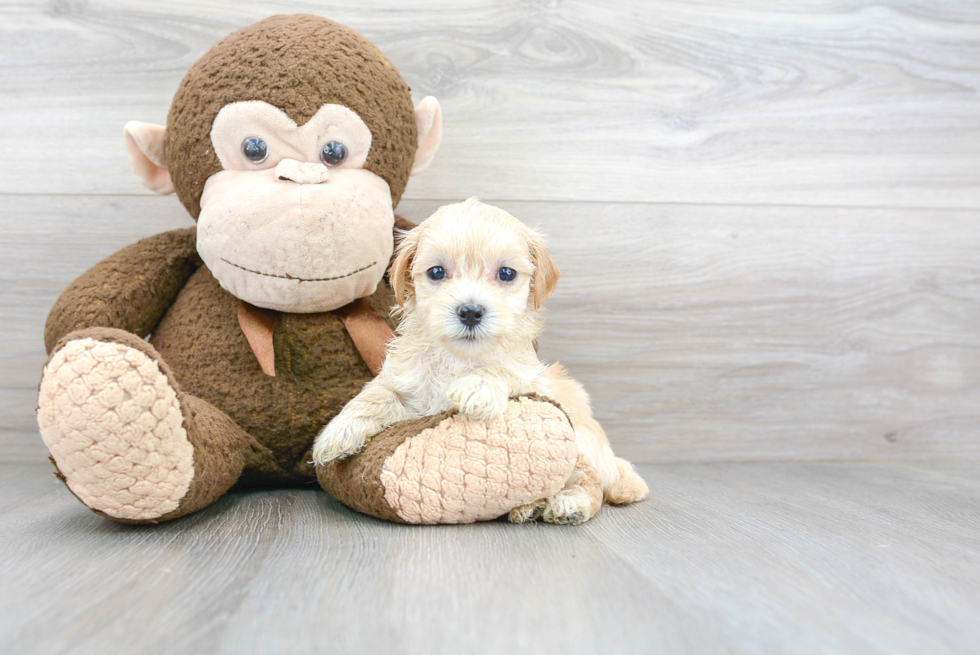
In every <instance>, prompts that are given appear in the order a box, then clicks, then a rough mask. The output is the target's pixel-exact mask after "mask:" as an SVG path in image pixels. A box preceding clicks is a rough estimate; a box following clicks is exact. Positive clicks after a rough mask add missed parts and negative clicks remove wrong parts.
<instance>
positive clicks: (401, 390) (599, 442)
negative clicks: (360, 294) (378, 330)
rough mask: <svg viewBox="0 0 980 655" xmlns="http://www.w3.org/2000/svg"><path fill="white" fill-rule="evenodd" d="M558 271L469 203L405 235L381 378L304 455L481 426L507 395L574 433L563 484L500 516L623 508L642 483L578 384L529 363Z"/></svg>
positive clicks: (530, 238) (536, 239) (489, 210)
mask: <svg viewBox="0 0 980 655" xmlns="http://www.w3.org/2000/svg"><path fill="white" fill-rule="evenodd" d="M559 275H560V273H559V271H558V268H557V267H556V266H555V264H554V262H553V261H552V260H551V257H549V256H548V253H547V252H546V251H545V248H544V240H543V239H542V237H541V235H540V234H538V233H537V232H535V231H534V230H531V229H530V228H528V227H527V226H526V225H524V224H523V223H521V222H520V221H518V220H517V219H516V218H514V217H513V216H511V215H510V214H508V213H507V212H505V211H503V210H501V209H498V208H496V207H492V206H490V205H486V204H484V203H482V202H480V201H479V200H477V199H476V198H470V199H469V200H467V201H466V202H463V203H459V204H455V205H447V206H445V207H442V208H440V209H439V210H438V211H436V213H435V214H433V215H432V216H431V217H430V218H429V219H428V220H426V221H425V222H424V223H422V224H421V225H419V226H418V227H417V228H415V229H414V230H412V231H411V232H409V233H407V234H406V236H405V238H404V239H403V240H402V242H401V244H400V245H399V247H398V250H397V254H396V256H395V260H394V262H393V263H392V266H391V274H390V278H391V283H392V286H393V287H394V290H395V295H396V298H397V300H398V304H399V308H398V309H396V312H398V313H400V314H401V322H400V324H399V326H398V336H397V337H395V339H394V340H392V342H391V343H390V345H389V347H388V355H387V359H386V360H385V363H384V367H383V368H382V370H381V373H380V374H379V375H378V376H377V377H376V378H375V379H374V380H372V381H371V382H368V383H367V385H365V387H364V390H363V391H361V393H360V394H358V395H357V396H356V397H355V398H354V399H353V400H351V401H350V403H348V404H347V406H346V407H344V409H343V410H342V411H341V412H340V413H339V414H338V415H337V416H336V417H335V418H334V419H333V420H332V421H331V422H330V424H329V425H327V427H326V428H324V430H323V432H321V433H320V435H319V436H318V437H317V440H316V444H315V445H314V448H313V460H314V461H315V462H316V463H317V464H323V463H326V462H329V461H331V460H333V459H337V458H342V457H345V456H347V455H352V454H354V453H356V452H358V451H359V450H360V449H361V448H363V447H364V445H365V444H366V443H367V441H368V439H369V438H370V437H371V436H372V435H374V434H377V433H378V432H381V431H382V430H383V429H384V428H386V427H388V426H389V425H392V424H394V423H397V422H399V421H404V420H407V419H414V418H420V417H422V416H429V415H432V414H437V413H439V412H442V411H445V410H447V409H450V408H455V409H457V410H458V411H460V412H461V413H463V414H465V415H467V416H470V417H472V418H475V419H478V420H483V421H489V420H492V419H494V418H496V417H497V416H499V415H500V414H502V413H503V411H504V409H505V407H506V405H507V402H508V400H509V399H510V398H512V397H514V396H517V395H521V394H530V393H535V394H539V395H541V396H544V397H547V398H551V399H553V400H555V401H556V402H557V403H558V404H559V405H561V407H562V409H564V410H565V412H566V413H567V414H568V416H569V418H570V419H571V421H572V425H573V426H574V427H575V437H576V441H577V443H578V447H579V453H580V455H579V462H578V465H577V466H576V467H575V471H574V472H573V473H572V475H571V477H570V478H569V480H568V482H567V484H566V487H565V489H563V490H562V491H560V492H559V493H557V494H556V495H554V496H552V497H551V498H544V499H541V500H540V501H538V502H536V503H532V504H530V505H525V506H523V507H519V508H517V509H515V510H513V511H512V512H511V513H510V520H511V521H515V522H524V521H533V520H535V519H537V518H539V517H540V518H543V519H544V520H545V521H547V522H550V523H566V524H574V523H582V522H584V521H587V520H589V519H590V518H592V516H594V515H595V513H596V512H597V511H598V510H599V508H600V507H601V506H602V501H603V499H605V500H606V501H607V502H610V503H615V504H625V503H632V502H636V501H638V500H642V499H643V498H645V497H646V495H647V492H648V490H647V486H646V484H645V483H644V482H643V480H642V479H641V478H640V477H639V476H638V475H637V474H636V472H635V471H634V470H633V467H632V465H631V464H630V463H629V462H627V461H626V460H624V459H621V458H618V457H616V456H615V455H613V451H612V448H610V446H609V440H608V439H607V438H606V433H605V432H604V431H603V430H602V427H600V425H599V424H598V423H597V422H596V420H595V419H594V418H593V417H592V411H591V409H590V408H589V399H588V396H587V395H586V393H585V390H584V389H582V386H581V385H580V384H579V383H578V382H576V381H575V380H572V379H570V378H569V377H568V376H567V375H566V373H565V370H564V369H563V368H562V367H561V366H559V365H558V364H553V365H552V366H549V367H546V366H545V365H544V364H542V363H541V361H540V360H538V356H537V353H536V352H535V350H534V340H535V338H536V337H537V335H538V333H539V332H540V331H541V327H542V322H541V317H540V312H539V310H540V308H541V304H542V303H543V302H544V300H545V298H547V297H548V296H549V295H551V293H552V292H553V291H554V288H555V285H556V284H557V282H558V277H559Z"/></svg>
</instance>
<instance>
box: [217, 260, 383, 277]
mask: <svg viewBox="0 0 980 655" xmlns="http://www.w3.org/2000/svg"><path fill="white" fill-rule="evenodd" d="M221 261H223V262H224V263H226V264H228V265H229V266H234V267H235V268H240V269H241V270H243V271H245V272H246V273H254V274H255V275H264V276H266V277H277V278H279V279H281V280H296V281H297V282H330V281H332V280H342V279H344V278H345V277H350V276H351V275H357V274H358V273H360V272H361V271H366V270H367V269H369V268H371V267H372V266H374V265H375V264H377V263H378V262H371V263H370V264H368V265H367V266H362V267H360V268H359V269H357V270H356V271H351V272H350V273H344V274H343V275H334V276H333V277H296V276H294V275H289V274H288V273H286V274H284V275H276V274H275V273H263V272H262V271H253V270H252V269H250V268H245V267H244V266H239V265H238V264H236V263H235V262H230V261H228V260H227V259H225V258H224V257H222V258H221Z"/></svg>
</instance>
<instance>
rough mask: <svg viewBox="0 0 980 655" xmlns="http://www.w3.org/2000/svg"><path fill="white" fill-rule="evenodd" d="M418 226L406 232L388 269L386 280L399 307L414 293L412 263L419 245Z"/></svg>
mask: <svg viewBox="0 0 980 655" xmlns="http://www.w3.org/2000/svg"><path fill="white" fill-rule="evenodd" d="M418 232H419V228H417V227H416V228H415V229H414V230H412V231H411V232H406V233H405V236H404V238H402V240H401V241H400V242H399V244H398V249H397V250H396V251H395V260H394V261H393V262H391V270H389V271H388V281H389V282H390V283H391V288H392V289H393V290H394V291H395V300H396V301H397V302H398V306H399V307H404V306H405V301H406V300H407V299H408V297H409V296H410V295H411V294H412V293H414V288H413V285H412V263H413V262H414V261H415V253H416V251H417V250H418V247H419V235H418Z"/></svg>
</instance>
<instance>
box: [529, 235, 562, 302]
mask: <svg viewBox="0 0 980 655" xmlns="http://www.w3.org/2000/svg"><path fill="white" fill-rule="evenodd" d="M528 248H529V250H530V252H531V260H532V261H533V262H534V277H533V278H531V302H532V303H533V304H534V308H535V309H541V305H543V304H544V301H545V300H547V299H548V297H549V296H550V295H551V294H553V293H554V292H555V287H557V286H558V278H560V277H561V271H559V270H558V266H557V265H556V264H555V262H554V260H553V259H552V258H551V255H549V254H548V251H547V250H545V247H544V237H542V236H541V235H540V234H537V233H534V234H532V236H531V238H530V239H529V240H528Z"/></svg>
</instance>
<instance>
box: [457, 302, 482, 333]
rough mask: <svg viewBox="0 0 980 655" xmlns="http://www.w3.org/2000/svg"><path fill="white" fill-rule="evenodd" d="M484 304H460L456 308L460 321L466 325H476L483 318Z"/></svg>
mask: <svg viewBox="0 0 980 655" xmlns="http://www.w3.org/2000/svg"><path fill="white" fill-rule="evenodd" d="M483 312H484V309H483V305H460V306H459V307H457V308H456V314H457V315H458V316H459V321H460V323H462V324H463V325H465V326H466V327H470V328H472V327H476V326H477V325H479V324H480V321H482V320H483Z"/></svg>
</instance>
